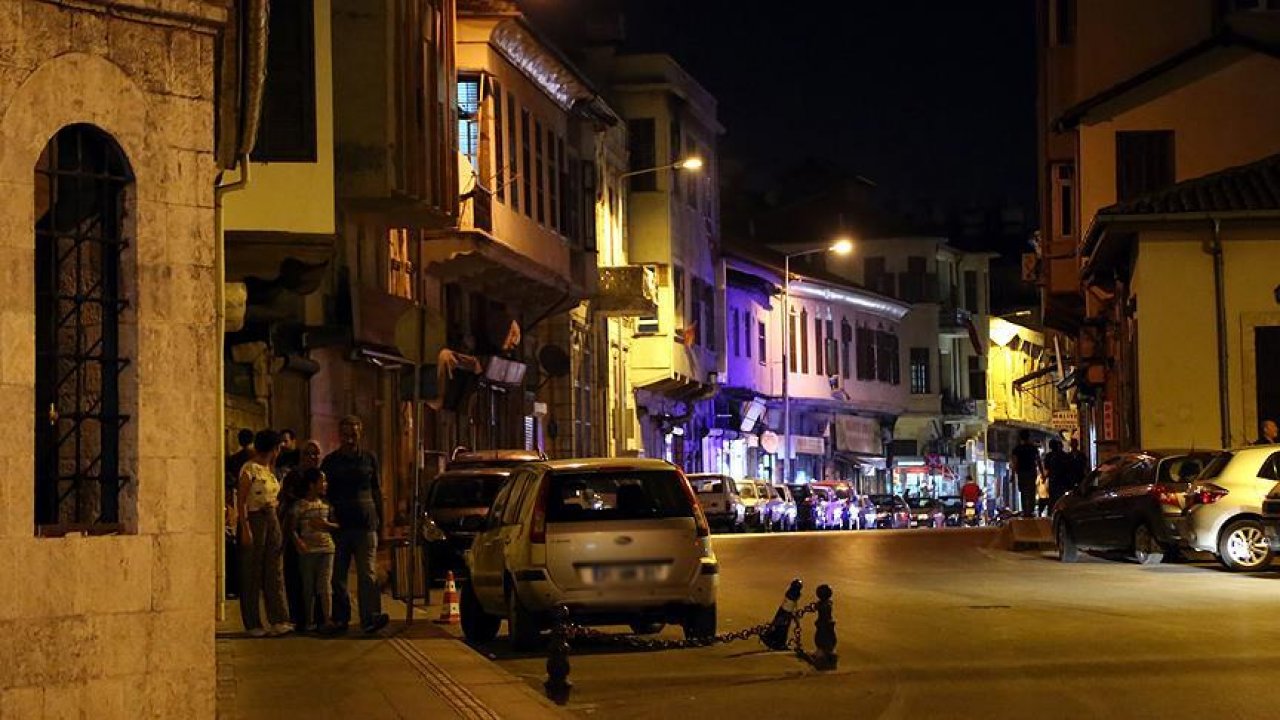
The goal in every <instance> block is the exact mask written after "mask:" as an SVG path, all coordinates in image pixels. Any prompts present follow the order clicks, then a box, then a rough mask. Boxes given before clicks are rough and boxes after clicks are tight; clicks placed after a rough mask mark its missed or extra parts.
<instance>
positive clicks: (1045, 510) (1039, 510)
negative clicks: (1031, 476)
mask: <svg viewBox="0 0 1280 720" xmlns="http://www.w3.org/2000/svg"><path fill="white" fill-rule="evenodd" d="M1049 507H1050V505H1049V476H1048V475H1046V474H1044V473H1040V476H1039V477H1037V478H1036V517H1049Z"/></svg>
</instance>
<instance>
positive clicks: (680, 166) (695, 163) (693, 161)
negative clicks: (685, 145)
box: [618, 155, 702, 180]
mask: <svg viewBox="0 0 1280 720" xmlns="http://www.w3.org/2000/svg"><path fill="white" fill-rule="evenodd" d="M701 169H702V158H700V157H698V156H697V155H693V156H691V157H687V158H683V159H680V160H677V161H675V162H673V163H667V164H666V165H655V166H653V167H649V168H643V169H640V170H631V171H630V172H624V173H622V174H621V175H619V176H618V179H619V180H625V179H626V178H629V177H634V176H636V175H645V174H647V173H651V172H660V171H662V170H693V171H695V172H696V171H698V170H701Z"/></svg>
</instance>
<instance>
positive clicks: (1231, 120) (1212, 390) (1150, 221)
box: [1039, 0, 1280, 455]
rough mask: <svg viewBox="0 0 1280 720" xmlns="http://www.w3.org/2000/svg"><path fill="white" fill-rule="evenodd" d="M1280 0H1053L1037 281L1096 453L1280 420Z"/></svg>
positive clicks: (1236, 433)
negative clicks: (1070, 349) (1279, 32)
mask: <svg viewBox="0 0 1280 720" xmlns="http://www.w3.org/2000/svg"><path fill="white" fill-rule="evenodd" d="M1272 7H1273V4H1272V3H1265V2H1263V3H1260V2H1257V1H1256V0H1253V1H1243V0H1235V1H1232V2H1213V1H1212V0H1174V1H1172V2H1157V1H1156V0H1147V1H1143V0H1136V1H1134V2H1127V3H1110V2H1104V1H1103V0H1079V1H1078V2H1076V1H1074V0H1045V1H1044V2H1041V3H1040V12H1039V18H1040V23H1039V25H1040V52H1039V55H1040V74H1041V98H1040V132H1041V143H1040V157H1041V166H1042V173H1041V176H1042V187H1041V199H1042V205H1043V214H1042V218H1041V221H1042V237H1043V243H1042V247H1041V253H1040V254H1041V262H1040V267H1039V280H1040V282H1041V284H1042V286H1043V305H1044V310H1045V322H1046V323H1047V324H1048V325H1050V326H1051V327H1053V328H1056V329H1058V330H1061V331H1064V332H1068V333H1072V334H1075V335H1077V336H1078V343H1077V348H1078V353H1077V357H1076V358H1075V364H1076V372H1075V374H1074V375H1073V377H1074V378H1076V379H1078V384H1077V386H1076V388H1075V392H1076V394H1077V395H1076V397H1077V399H1078V400H1079V402H1080V410H1081V425H1082V429H1083V431H1084V432H1085V434H1086V436H1087V439H1088V440H1090V441H1091V442H1089V443H1088V445H1089V446H1090V448H1091V449H1096V455H1105V454H1109V453H1111V452H1114V451H1118V450H1123V449H1126V448H1130V447H1135V446H1139V445H1145V446H1148V447H1155V446H1161V447H1181V446H1198V447H1206V446H1213V445H1234V444H1239V443H1242V442H1246V441H1249V440H1251V439H1253V438H1254V437H1255V433H1256V431H1257V424H1258V422H1259V421H1260V420H1261V419H1266V418H1271V417H1275V416H1276V415H1280V385H1277V382H1276V381H1275V380H1274V379H1273V378H1274V377H1275V373H1274V372H1273V371H1272V370H1271V368H1274V366H1275V364H1276V362H1277V361H1278V359H1280V314H1278V313H1277V310H1278V309H1280V308H1278V307H1277V305H1276V298H1275V283H1276V279H1275V277H1274V275H1273V273H1271V271H1270V269H1271V268H1272V267H1273V266H1274V263H1273V262H1272V260H1271V258H1272V255H1274V247H1273V246H1272V245H1271V243H1272V242H1274V240H1275V238H1276V234H1277V228H1276V220H1277V217H1278V215H1280V213H1277V211H1278V210H1280V196H1278V195H1277V193H1275V192H1274V191H1273V190H1271V189H1269V188H1271V187H1272V185H1271V183H1270V181H1269V180H1268V179H1269V178H1274V177H1275V173H1276V167H1277V161H1276V160H1275V154H1276V153H1277V152H1278V151H1280V132H1277V131H1278V130H1280V127H1277V126H1278V124H1280V116H1278V115H1277V113H1276V112H1275V111H1274V110H1275V108H1274V107H1273V106H1275V105H1276V104H1277V103H1278V102H1280V100H1277V98H1278V97H1280V95H1278V94H1277V92H1276V89H1277V88H1278V87H1280V60H1277V59H1276V54H1277V52H1276V51H1277V46H1276V44H1275V43H1274V40H1273V39H1272V38H1273V37H1274V36H1273V35H1272V34H1271V33H1270V32H1269V30H1268V28H1269V27H1270V26H1272V25H1274V21H1275V19H1276V17H1275V16H1276V14H1277V11H1276V10H1275V9H1272ZM1154 17H1159V22H1151V18H1154ZM1138 28H1141V31H1140V32H1139V31H1138Z"/></svg>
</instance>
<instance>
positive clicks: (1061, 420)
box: [1049, 410, 1076, 432]
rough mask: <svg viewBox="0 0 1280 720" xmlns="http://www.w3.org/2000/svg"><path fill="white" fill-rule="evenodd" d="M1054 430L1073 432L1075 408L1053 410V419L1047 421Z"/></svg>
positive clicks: (1074, 428) (1074, 427)
mask: <svg viewBox="0 0 1280 720" xmlns="http://www.w3.org/2000/svg"><path fill="white" fill-rule="evenodd" d="M1049 423H1050V425H1052V426H1053V429H1054V430H1062V431H1064V432H1075V430H1076V411H1075V410H1054V411H1053V419H1052V420H1050V421H1049Z"/></svg>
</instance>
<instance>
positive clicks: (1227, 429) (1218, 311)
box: [1209, 218, 1231, 448]
mask: <svg viewBox="0 0 1280 720" xmlns="http://www.w3.org/2000/svg"><path fill="white" fill-rule="evenodd" d="M1209 252H1210V254H1211V255H1213V303H1214V311H1215V315H1216V320H1217V331H1218V413H1219V415H1220V416H1221V428H1222V437H1221V440H1222V447H1224V448H1229V447H1231V394H1230V388H1229V387H1228V386H1227V382H1228V377H1227V361H1228V357H1227V303H1226V298H1225V294H1226V288H1225V282H1224V277H1223V276H1224V274H1225V271H1224V268H1223V260H1222V221H1221V220H1219V219H1217V218H1214V220H1213V236H1212V239H1211V240H1210V245H1209Z"/></svg>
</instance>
